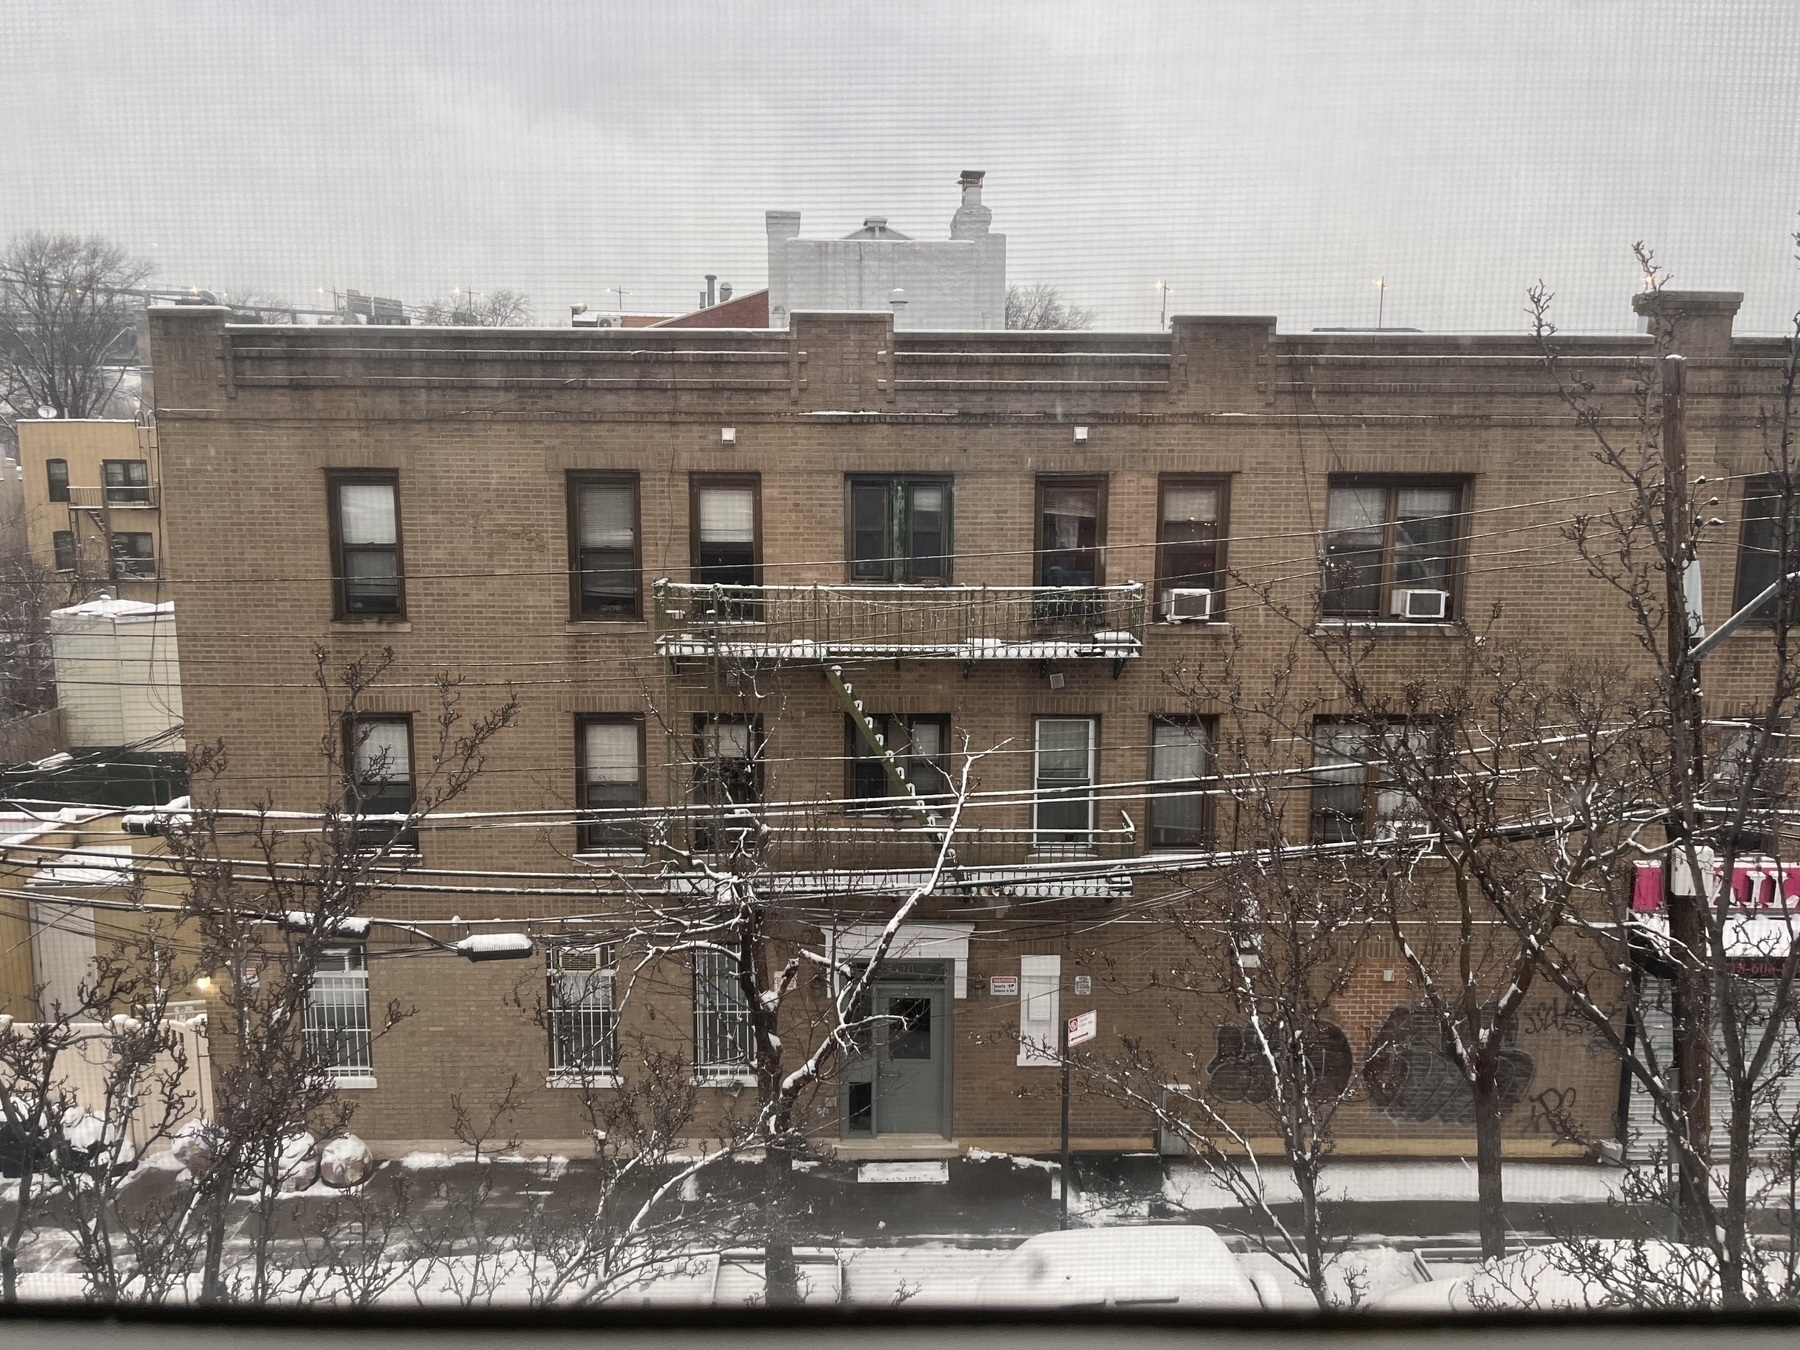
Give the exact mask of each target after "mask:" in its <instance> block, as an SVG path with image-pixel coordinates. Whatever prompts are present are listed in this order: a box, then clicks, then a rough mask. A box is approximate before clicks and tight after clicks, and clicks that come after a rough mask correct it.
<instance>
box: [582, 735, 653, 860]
mask: <svg viewBox="0 0 1800 1350" xmlns="http://www.w3.org/2000/svg"><path fill="white" fill-rule="evenodd" d="M577 730H578V734H579V739H580V745H579V749H580V752H581V809H582V817H581V847H582V849H583V850H586V851H596V852H598V851H616V850H621V849H624V850H639V849H642V848H643V847H644V841H645V839H646V837H647V833H646V829H645V826H646V821H645V820H644V817H643V814H642V808H643V805H644V724H643V720H642V719H641V718H637V717H589V718H582V719H581V720H580V722H579V723H578V725H577Z"/></svg>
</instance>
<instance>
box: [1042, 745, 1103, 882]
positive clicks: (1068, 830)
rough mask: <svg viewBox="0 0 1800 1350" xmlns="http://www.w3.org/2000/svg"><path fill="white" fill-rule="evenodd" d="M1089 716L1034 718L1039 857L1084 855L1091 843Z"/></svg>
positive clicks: (1091, 752) (1091, 764) (1092, 772)
mask: <svg viewBox="0 0 1800 1350" xmlns="http://www.w3.org/2000/svg"><path fill="white" fill-rule="evenodd" d="M1096 727H1097V723H1096V722H1095V720H1094V719H1093V718H1091V717H1040V718H1038V719H1037V754H1036V756H1035V759H1036V761H1037V782H1036V791H1035V795H1034V797H1033V819H1032V822H1031V824H1032V830H1033V832H1034V836H1035V837H1034V840H1033V843H1034V846H1035V848H1036V850H1037V851H1038V852H1040V853H1044V852H1078V853H1079V852H1085V851H1086V850H1087V849H1088V848H1090V847H1091V846H1092V844H1093V830H1094V796H1093V790H1094V742H1095V735H1094V733H1095V730H1096Z"/></svg>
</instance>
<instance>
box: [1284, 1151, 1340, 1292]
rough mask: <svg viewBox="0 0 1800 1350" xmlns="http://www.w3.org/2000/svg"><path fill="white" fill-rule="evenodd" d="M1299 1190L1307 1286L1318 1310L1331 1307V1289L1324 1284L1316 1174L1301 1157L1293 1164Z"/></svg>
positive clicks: (1323, 1254)
mask: <svg viewBox="0 0 1800 1350" xmlns="http://www.w3.org/2000/svg"><path fill="white" fill-rule="evenodd" d="M1293 1173H1294V1184H1295V1186H1296V1188H1297V1189H1298V1190H1299V1192H1300V1234H1301V1238H1302V1240H1303V1241H1304V1242H1305V1243H1306V1286H1307V1289H1308V1290H1309V1291H1310V1292H1311V1294H1312V1296H1313V1301H1314V1302H1315V1303H1317V1304H1318V1305H1319V1311H1320V1312H1329V1311H1331V1293H1330V1291H1329V1290H1328V1289H1326V1287H1325V1238H1324V1234H1323V1233H1322V1232H1321V1231H1320V1226H1319V1178H1318V1174H1317V1172H1316V1171H1315V1170H1314V1169H1313V1168H1312V1167H1310V1166H1308V1165H1307V1164H1306V1163H1305V1162H1304V1161H1302V1162H1301V1163H1300V1165H1299V1166H1297V1167H1295V1168H1293Z"/></svg>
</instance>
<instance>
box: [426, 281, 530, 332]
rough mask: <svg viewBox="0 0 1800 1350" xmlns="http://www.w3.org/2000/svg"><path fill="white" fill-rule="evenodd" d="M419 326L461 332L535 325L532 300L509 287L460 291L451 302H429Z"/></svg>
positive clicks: (449, 300) (440, 298) (451, 298)
mask: <svg viewBox="0 0 1800 1350" xmlns="http://www.w3.org/2000/svg"><path fill="white" fill-rule="evenodd" d="M419 322H420V323H424V324H434V325H443V326H449V327H457V328H522V327H524V326H525V325H526V324H528V323H530V322H531V298H530V297H529V296H527V295H525V294H523V293H522V292H520V291H514V290H508V289H506V288H505V287H501V288H500V289H499V290H495V291H457V292H456V293H455V294H454V295H452V296H451V297H450V298H449V299H444V298H442V297H439V298H437V299H433V300H427V301H426V302H425V304H424V306H423V307H422V308H421V310H420V313H419Z"/></svg>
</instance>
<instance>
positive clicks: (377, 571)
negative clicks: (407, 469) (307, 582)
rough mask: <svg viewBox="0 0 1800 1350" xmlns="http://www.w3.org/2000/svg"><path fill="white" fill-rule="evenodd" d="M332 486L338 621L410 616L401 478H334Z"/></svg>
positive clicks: (337, 475)
mask: <svg viewBox="0 0 1800 1350" xmlns="http://www.w3.org/2000/svg"><path fill="white" fill-rule="evenodd" d="M328 482H329V485H330V492H331V541H332V555H333V557H332V579H333V583H334V585H335V588H336V604H337V616H338V617H339V618H355V617H359V616H361V615H365V614H394V615H399V614H404V613H406V585H405V581H404V579H403V575H402V572H401V567H400V501H399V496H400V485H399V479H398V476H397V475H395V474H391V473H386V474H367V473H357V474H347V473H334V474H331V475H329V477H328Z"/></svg>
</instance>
